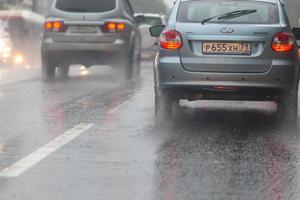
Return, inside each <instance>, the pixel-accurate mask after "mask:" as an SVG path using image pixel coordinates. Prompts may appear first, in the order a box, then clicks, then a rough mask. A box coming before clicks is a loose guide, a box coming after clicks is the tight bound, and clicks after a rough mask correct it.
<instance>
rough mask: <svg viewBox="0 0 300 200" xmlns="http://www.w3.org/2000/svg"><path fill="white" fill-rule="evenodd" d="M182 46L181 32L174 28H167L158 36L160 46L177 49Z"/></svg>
mask: <svg viewBox="0 0 300 200" xmlns="http://www.w3.org/2000/svg"><path fill="white" fill-rule="evenodd" d="M182 46H183V44H182V39H181V34H180V33H179V32H177V31H175V30H168V31H165V32H163V33H162V34H161V36H160V47H161V48H163V49H169V50H178V49H180V48H181V47H182Z"/></svg>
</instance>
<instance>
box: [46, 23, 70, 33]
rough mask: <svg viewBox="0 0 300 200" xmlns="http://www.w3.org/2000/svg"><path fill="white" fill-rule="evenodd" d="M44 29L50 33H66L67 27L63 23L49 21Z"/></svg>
mask: <svg viewBox="0 0 300 200" xmlns="http://www.w3.org/2000/svg"><path fill="white" fill-rule="evenodd" d="M44 29H45V30H46V31H49V32H64V31H65V30H66V27H65V24H64V22H62V21H47V22H45V24H44Z"/></svg>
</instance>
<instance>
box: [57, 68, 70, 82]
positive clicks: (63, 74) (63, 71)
mask: <svg viewBox="0 0 300 200" xmlns="http://www.w3.org/2000/svg"><path fill="white" fill-rule="evenodd" d="M69 72H70V65H60V66H59V67H58V76H59V78H60V79H62V80H66V79H67V78H68V77H69Z"/></svg>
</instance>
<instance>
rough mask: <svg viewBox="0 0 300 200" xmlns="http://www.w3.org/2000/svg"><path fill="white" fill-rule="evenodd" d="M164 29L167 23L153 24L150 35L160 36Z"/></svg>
mask: <svg viewBox="0 0 300 200" xmlns="http://www.w3.org/2000/svg"><path fill="white" fill-rule="evenodd" d="M164 29H165V25H157V26H152V27H150V35H151V36H152V37H159V36H160V34H161V33H162V32H163V30H164Z"/></svg>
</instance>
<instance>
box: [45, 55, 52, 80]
mask: <svg viewBox="0 0 300 200" xmlns="http://www.w3.org/2000/svg"><path fill="white" fill-rule="evenodd" d="M42 76H43V78H44V79H45V80H51V79H53V78H54V77H55V64H54V62H53V61H51V59H50V58H49V57H47V56H44V57H43V58H42Z"/></svg>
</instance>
